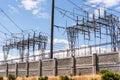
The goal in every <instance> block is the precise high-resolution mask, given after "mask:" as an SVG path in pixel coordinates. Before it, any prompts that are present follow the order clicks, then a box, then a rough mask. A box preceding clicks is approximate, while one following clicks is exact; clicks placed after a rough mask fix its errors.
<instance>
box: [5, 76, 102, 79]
mask: <svg viewBox="0 0 120 80" xmlns="http://www.w3.org/2000/svg"><path fill="white" fill-rule="evenodd" d="M95 78H96V79H97V80H101V76H100V75H83V76H73V77H72V79H73V80H92V79H95ZM4 80H8V79H7V78H6V77H4ZM16 80H38V77H35V76H33V77H28V78H27V77H17V78H16ZM48 80H59V76H57V77H54V76H50V77H49V78H48Z"/></svg>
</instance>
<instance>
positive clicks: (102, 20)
mask: <svg viewBox="0 0 120 80" xmlns="http://www.w3.org/2000/svg"><path fill="white" fill-rule="evenodd" d="M86 15H87V16H88V14H86ZM76 21H77V22H76V25H74V26H70V27H67V28H66V31H67V35H68V41H69V48H70V50H71V51H70V53H69V54H68V56H74V55H75V50H74V49H75V47H76V41H78V40H77V39H78V37H79V33H80V34H82V35H83V36H84V40H88V41H90V40H91V37H92V36H94V38H99V39H102V35H106V36H109V37H110V38H111V41H110V42H111V47H112V51H116V50H118V49H120V46H119V40H120V25H119V18H118V17H117V16H116V15H113V14H108V13H107V12H106V11H104V15H102V16H101V15H100V10H98V17H95V14H93V16H92V18H89V17H83V18H82V21H81V22H80V23H79V22H78V21H79V20H78V18H77V20H76ZM103 29H104V30H105V31H103ZM106 45H107V44H106Z"/></svg>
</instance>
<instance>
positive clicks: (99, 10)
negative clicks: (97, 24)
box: [98, 9, 100, 19]
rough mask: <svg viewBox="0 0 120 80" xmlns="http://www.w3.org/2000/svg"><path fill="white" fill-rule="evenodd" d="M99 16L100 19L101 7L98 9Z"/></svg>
mask: <svg viewBox="0 0 120 80" xmlns="http://www.w3.org/2000/svg"><path fill="white" fill-rule="evenodd" d="M98 18H99V19H100V9H98Z"/></svg>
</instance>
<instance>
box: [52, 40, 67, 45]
mask: <svg viewBox="0 0 120 80" xmlns="http://www.w3.org/2000/svg"><path fill="white" fill-rule="evenodd" d="M57 43H62V44H68V41H67V40H65V39H54V44H57Z"/></svg>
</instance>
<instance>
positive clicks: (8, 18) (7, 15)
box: [0, 8, 23, 32]
mask: <svg viewBox="0 0 120 80" xmlns="http://www.w3.org/2000/svg"><path fill="white" fill-rule="evenodd" d="M0 11H1V12H2V13H3V14H4V15H5V16H6V17H7V18H8V19H9V20H10V21H11V22H12V23H13V24H14V25H15V26H16V27H17V28H18V29H19V30H21V31H22V32H23V30H22V29H21V28H20V27H19V26H18V25H17V24H16V23H15V22H14V21H13V20H12V19H11V18H10V17H9V16H8V15H7V14H6V13H5V12H4V11H3V10H2V9H1V8H0Z"/></svg>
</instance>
